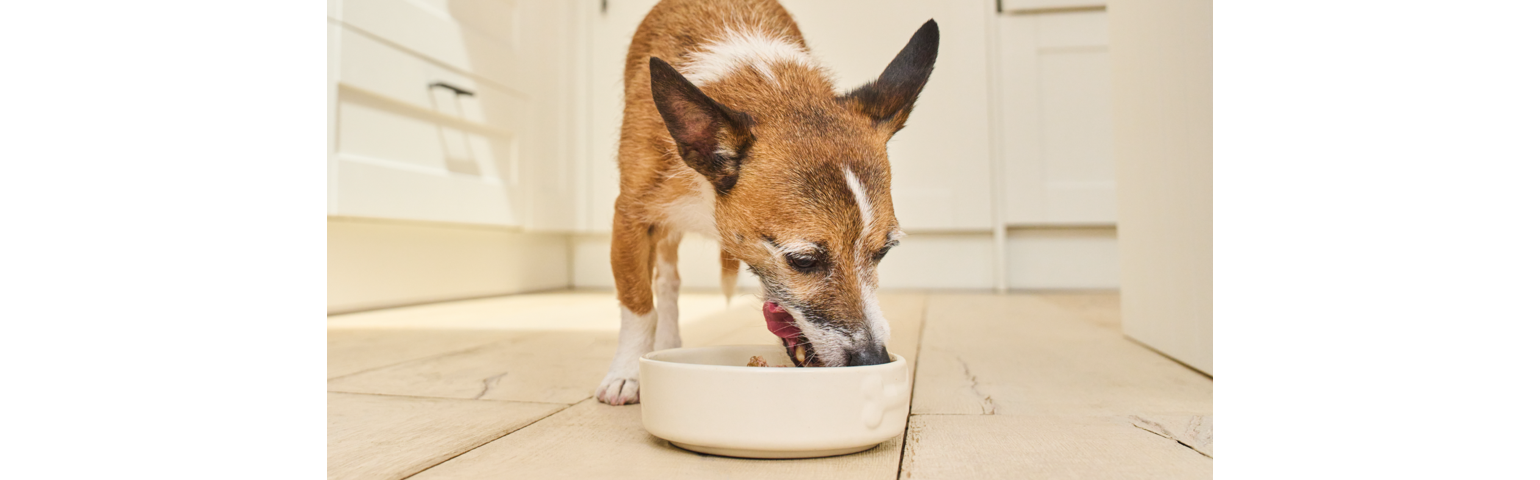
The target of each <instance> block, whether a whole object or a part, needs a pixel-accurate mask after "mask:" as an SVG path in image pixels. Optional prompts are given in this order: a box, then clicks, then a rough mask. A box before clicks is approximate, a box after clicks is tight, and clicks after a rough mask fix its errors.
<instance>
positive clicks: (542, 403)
mask: <svg viewBox="0 0 1540 480" xmlns="http://www.w3.org/2000/svg"><path fill="white" fill-rule="evenodd" d="M326 393H342V394H347V395H373V396H376V397H397V398H423V399H428V400H461V401H466V402H498V403H532V404H537V405H561V406H563V407H571V406H574V405H577V404H579V403H583V402H586V401H588V399H590V398H593V396H587V397H583V399H582V400H578V401H576V402H573V403H566V402H541V401H536V400H499V399H496V398H460V397H429V396H426V395H401V394H398V393H374V392H347V391H341V390H327V391H326Z"/></svg>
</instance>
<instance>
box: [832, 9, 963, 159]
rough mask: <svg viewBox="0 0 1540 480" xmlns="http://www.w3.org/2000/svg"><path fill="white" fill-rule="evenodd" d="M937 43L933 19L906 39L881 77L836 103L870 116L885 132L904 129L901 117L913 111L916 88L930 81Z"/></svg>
mask: <svg viewBox="0 0 1540 480" xmlns="http://www.w3.org/2000/svg"><path fill="white" fill-rule="evenodd" d="M940 43H941V31H940V30H939V29H937V28H936V21H935V20H930V21H927V22H925V24H924V25H921V26H920V30H919V31H916V32H914V36H913V37H910V38H909V44H908V45H905V46H904V50H903V51H901V52H898V56H897V57H894V58H893V61H892V62H891V63H888V68H886V69H884V70H883V71H882V76H880V77H877V80H876V81H874V82H871V83H868V84H866V85H862V86H861V88H857V89H855V90H852V91H850V93H847V94H845V95H844V96H842V97H840V98H839V100H840V103H843V104H845V105H846V106H847V107H849V108H852V109H855V110H856V111H857V112H860V113H862V114H864V115H866V116H868V117H871V118H872V124H874V125H877V126H878V127H879V128H886V129H887V130H888V131H889V134H892V133H896V132H898V130H899V129H902V128H904V120H908V119H909V112H910V111H912V110H914V102H915V100H918V99H919V98H920V90H921V89H924V88H925V82H926V81H928V80H930V71H931V70H932V69H934V68H935V66H936V47H938V46H939V45H940Z"/></svg>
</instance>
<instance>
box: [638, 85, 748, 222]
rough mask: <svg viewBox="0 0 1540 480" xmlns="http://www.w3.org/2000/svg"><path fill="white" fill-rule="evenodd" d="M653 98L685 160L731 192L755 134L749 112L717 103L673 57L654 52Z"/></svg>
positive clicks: (719, 191) (720, 188)
mask: <svg viewBox="0 0 1540 480" xmlns="http://www.w3.org/2000/svg"><path fill="white" fill-rule="evenodd" d="M650 67H651V69H652V102H653V103H654V104H656V105H657V107H658V114H659V115H662V116H663V123H664V125H666V126H667V127H668V133H669V135H672V136H673V137H674V142H676V143H677V144H678V146H679V157H680V158H682V159H684V163H685V165H689V166H690V168H693V169H695V171H697V172H700V173H701V175H705V176H706V179H707V180H709V181H711V185H712V186H714V187H716V191H717V195H726V194H727V192H728V191H730V190H732V188H733V185H736V184H737V183H738V167H739V164H741V163H742V161H743V156H744V154H745V153H746V152H748V149H749V146H750V145H751V144H753V143H754V135H753V134H752V133H750V132H749V127H752V126H753V124H754V120H753V119H752V118H749V115H748V114H746V113H743V112H739V111H737V110H733V109H731V108H727V106H726V105H722V104H720V103H717V101H716V100H712V99H711V97H709V96H706V92H702V91H701V90H700V88H699V87H696V86H695V84H693V83H690V80H688V79H686V78H684V75H680V74H679V72H678V71H677V70H674V67H673V66H671V65H669V64H668V62H665V61H663V60H662V59H660V58H658V57H652V61H651V64H650Z"/></svg>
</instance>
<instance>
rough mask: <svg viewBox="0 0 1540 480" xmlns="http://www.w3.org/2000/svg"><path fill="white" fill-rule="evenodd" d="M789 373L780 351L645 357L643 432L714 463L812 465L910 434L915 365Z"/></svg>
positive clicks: (742, 349)
mask: <svg viewBox="0 0 1540 480" xmlns="http://www.w3.org/2000/svg"><path fill="white" fill-rule="evenodd" d="M755 355H758V356H760V357H762V358H764V359H765V360H766V361H768V362H769V363H770V364H771V365H791V364H792V363H791V359H789V358H787V357H786V350H785V349H782V348H781V347H779V346H774V345H732V346H715V347H701V348H675V349H670V350H662V351H657V352H652V353H649V354H647V355H644V356H642V370H641V383H642V388H641V394H642V425H643V426H645V427H646V428H647V431H648V432H651V433H652V434H653V435H655V436H657V437H658V438H662V439H664V440H668V441H669V442H671V443H673V444H674V445H675V446H678V447H680V448H684V449H687V450H693V451H696V452H701V453H709V454H713V455H725V456H731V457H749V458H808V457H826V456H830V455H842V454H846V453H854V452H859V451H862V450H866V449H868V448H872V447H874V446H877V444H879V443H882V442H884V441H886V440H888V439H890V438H893V437H895V436H898V435H900V434H903V433H904V421H905V417H907V416H908V415H909V392H910V390H909V363H908V362H907V361H905V360H904V357H901V356H898V355H892V359H893V361H892V362H889V363H886V364H882V365H866V366H860V367H827V368H795V367H791V368H774V367H749V366H747V365H748V363H749V358H750V357H753V356H755Z"/></svg>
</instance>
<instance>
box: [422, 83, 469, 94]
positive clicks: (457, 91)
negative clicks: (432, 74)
mask: <svg viewBox="0 0 1540 480" xmlns="http://www.w3.org/2000/svg"><path fill="white" fill-rule="evenodd" d="M433 87H444V88H447V89H449V91H451V92H455V95H465V96H467V97H474V96H476V92H472V91H470V90H466V89H463V88H460V87H456V86H454V85H450V84H447V83H444V82H433V84H431V85H428V88H430V89H431V88H433Z"/></svg>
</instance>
